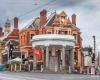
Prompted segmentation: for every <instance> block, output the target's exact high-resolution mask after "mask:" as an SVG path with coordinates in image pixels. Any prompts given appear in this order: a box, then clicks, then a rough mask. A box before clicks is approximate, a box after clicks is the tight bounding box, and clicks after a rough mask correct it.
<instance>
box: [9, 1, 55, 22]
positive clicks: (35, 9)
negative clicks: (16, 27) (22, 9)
mask: <svg viewBox="0 0 100 80" xmlns="http://www.w3.org/2000/svg"><path fill="white" fill-rule="evenodd" d="M55 1H57V0H52V1H49V2H47V3H45V4H43V5H40V6H38V7H36V8H34V9H31V10H30V11H28V12H26V13H24V14H22V15H20V16H18V18H21V17H24V16H26V15H27V14H29V13H31V12H33V11H34V12H35V11H37V10H39V8H42V7H44V6H48V5H50V4H51V3H53V2H55ZM12 20H13V19H11V20H10V21H12Z"/></svg>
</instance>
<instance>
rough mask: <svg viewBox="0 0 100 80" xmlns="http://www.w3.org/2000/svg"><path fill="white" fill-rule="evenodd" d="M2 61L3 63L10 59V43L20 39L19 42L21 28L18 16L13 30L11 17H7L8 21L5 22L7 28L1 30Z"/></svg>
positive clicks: (0, 49) (0, 55)
mask: <svg viewBox="0 0 100 80" xmlns="http://www.w3.org/2000/svg"><path fill="white" fill-rule="evenodd" d="M0 34H2V35H0V59H1V60H0V61H1V64H3V63H4V62H6V64H7V61H8V52H9V51H8V50H9V47H8V45H7V44H8V43H9V42H12V41H14V40H15V41H16V40H17V41H18V42H19V28H18V18H17V17H14V26H13V29H12V30H11V26H10V21H9V19H7V21H6V23H5V29H4V32H3V29H1V31H0Z"/></svg>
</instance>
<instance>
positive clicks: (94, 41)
mask: <svg viewBox="0 0 100 80" xmlns="http://www.w3.org/2000/svg"><path fill="white" fill-rule="evenodd" d="M93 43H94V53H93V63H95V54H96V40H95V36H93Z"/></svg>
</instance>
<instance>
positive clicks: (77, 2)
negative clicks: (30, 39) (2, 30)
mask: <svg viewBox="0 0 100 80" xmlns="http://www.w3.org/2000/svg"><path fill="white" fill-rule="evenodd" d="M42 9H46V10H47V11H48V14H50V13H52V12H54V11H55V10H56V12H58V13H60V12H61V11H65V12H66V14H67V15H68V16H69V17H70V18H71V15H72V14H73V13H75V14H76V15H77V27H79V28H80V31H81V36H82V39H83V47H84V46H89V45H90V46H92V47H93V38H92V36H93V35H95V36H96V47H97V50H99V51H100V34H99V33H100V32H99V30H100V0H0V25H1V26H4V23H5V21H6V19H7V18H9V19H10V21H11V23H13V17H14V16H17V17H19V20H20V23H19V24H20V25H19V27H20V28H23V27H24V26H25V25H27V24H28V23H29V22H30V21H31V20H33V19H34V18H35V17H37V16H39V12H40V11H41V10H42Z"/></svg>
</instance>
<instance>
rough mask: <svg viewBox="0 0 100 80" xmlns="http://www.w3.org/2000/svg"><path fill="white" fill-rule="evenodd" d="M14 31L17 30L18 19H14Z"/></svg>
mask: <svg viewBox="0 0 100 80" xmlns="http://www.w3.org/2000/svg"><path fill="white" fill-rule="evenodd" d="M14 29H18V17H14Z"/></svg>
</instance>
